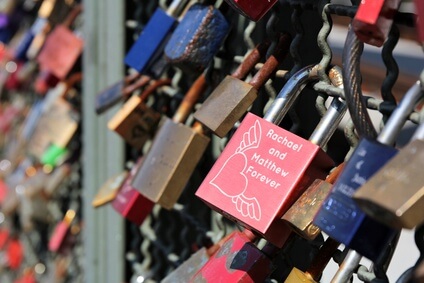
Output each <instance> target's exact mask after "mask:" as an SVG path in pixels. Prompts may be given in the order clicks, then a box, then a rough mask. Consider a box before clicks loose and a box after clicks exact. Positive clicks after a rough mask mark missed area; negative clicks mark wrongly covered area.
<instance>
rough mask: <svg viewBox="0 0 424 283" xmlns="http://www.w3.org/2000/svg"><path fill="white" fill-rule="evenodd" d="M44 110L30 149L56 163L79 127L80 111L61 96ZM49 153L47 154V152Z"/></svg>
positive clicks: (43, 158)
mask: <svg viewBox="0 0 424 283" xmlns="http://www.w3.org/2000/svg"><path fill="white" fill-rule="evenodd" d="M46 108H47V109H49V111H43V112H42V114H41V117H40V120H39V121H38V124H37V125H36V127H35V131H34V134H33V135H32V138H31V143H29V145H28V151H29V153H31V154H32V155H34V156H35V157H37V158H38V159H39V160H41V161H43V162H44V163H45V164H50V165H56V161H57V158H58V157H60V153H63V151H64V149H65V148H66V146H67V144H68V143H69V141H70V140H71V138H72V137H73V135H74V134H75V132H76V130H77V128H78V119H79V115H78V113H76V112H75V110H73V108H72V106H71V105H70V104H69V103H68V102H67V101H65V100H64V99H63V98H61V97H57V98H55V99H54V100H53V102H52V103H51V105H50V106H49V107H47V105H46ZM46 153H47V154H46Z"/></svg>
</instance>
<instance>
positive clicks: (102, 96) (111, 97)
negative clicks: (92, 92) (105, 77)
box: [95, 81, 124, 114]
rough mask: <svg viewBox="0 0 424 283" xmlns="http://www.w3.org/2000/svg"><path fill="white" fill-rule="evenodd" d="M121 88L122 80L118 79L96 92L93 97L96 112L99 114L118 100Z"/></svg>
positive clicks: (120, 97)
mask: <svg viewBox="0 0 424 283" xmlns="http://www.w3.org/2000/svg"><path fill="white" fill-rule="evenodd" d="M123 90H124V81H119V82H116V83H114V84H113V85H111V86H109V87H108V88H106V89H104V90H103V91H102V92H100V93H99V94H97V95H96V98H95V108H96V113H97V114H101V113H103V112H104V111H106V110H107V109H109V108H110V107H111V106H112V105H114V104H115V103H117V102H119V101H120V100H121V99H122V91H123Z"/></svg>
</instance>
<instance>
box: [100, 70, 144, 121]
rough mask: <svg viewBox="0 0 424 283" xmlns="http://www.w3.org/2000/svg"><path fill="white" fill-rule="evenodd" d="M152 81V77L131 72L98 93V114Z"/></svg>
mask: <svg viewBox="0 0 424 283" xmlns="http://www.w3.org/2000/svg"><path fill="white" fill-rule="evenodd" d="M149 82H150V77H148V76H140V75H139V74H131V75H128V76H126V77H125V78H124V79H123V80H120V81H118V82H116V83H114V84H112V85H111V86H109V87H107V88H106V89H104V90H102V91H101V92H99V93H98V94H97V95H96V98H95V100H96V102H95V109H96V113H97V114H102V113H103V112H105V111H106V110H108V109H109V108H111V107H112V106H114V105H115V104H117V103H118V102H120V101H121V100H123V99H125V98H127V97H129V96H130V95H131V93H133V92H134V91H135V90H137V89H141V88H143V87H145V86H146V85H147V84H148V83H149Z"/></svg>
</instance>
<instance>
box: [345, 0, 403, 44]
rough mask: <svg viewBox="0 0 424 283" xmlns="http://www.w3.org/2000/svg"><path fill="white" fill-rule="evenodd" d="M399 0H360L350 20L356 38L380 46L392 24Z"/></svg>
mask: <svg viewBox="0 0 424 283" xmlns="http://www.w3.org/2000/svg"><path fill="white" fill-rule="evenodd" d="M399 4H400V0H362V1H361V2H360V4H359V7H358V11H357V12H356V15H355V18H354V19H353V22H352V27H353V29H354V31H355V33H356V35H357V36H358V38H359V39H360V40H361V41H363V42H365V43H368V44H371V45H375V46H382V45H383V43H384V42H385V41H386V39H387V36H388V34H389V32H390V29H391V27H392V24H393V18H394V16H395V14H396V12H397V10H398V7H399Z"/></svg>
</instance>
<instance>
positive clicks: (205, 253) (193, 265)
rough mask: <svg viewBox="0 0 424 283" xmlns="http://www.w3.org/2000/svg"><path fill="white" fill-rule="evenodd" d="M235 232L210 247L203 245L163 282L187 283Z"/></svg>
mask: <svg viewBox="0 0 424 283" xmlns="http://www.w3.org/2000/svg"><path fill="white" fill-rule="evenodd" d="M233 233H234V232H233ZM233 233H231V234H229V235H227V236H226V237H224V238H222V239H221V240H219V241H218V242H217V243H216V244H214V245H212V246H211V247H209V248H206V247H202V248H201V249H199V250H197V251H196V252H195V253H194V254H192V255H191V256H190V257H189V258H188V259H187V260H186V261H185V262H183V263H182V264H181V265H180V266H178V267H177V268H176V269H175V270H173V271H172V272H171V273H169V274H168V275H167V276H166V277H165V278H164V279H162V280H161V283H186V282H189V280H190V279H191V278H192V277H193V276H194V275H195V274H196V273H197V272H198V271H199V270H200V269H201V268H202V267H203V266H204V265H205V264H206V263H207V262H208V261H209V259H210V258H211V256H213V255H214V254H215V253H216V252H218V251H219V249H220V248H221V247H222V245H223V244H224V243H225V242H226V241H227V240H228V239H229V238H230V237H232V236H233Z"/></svg>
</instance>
